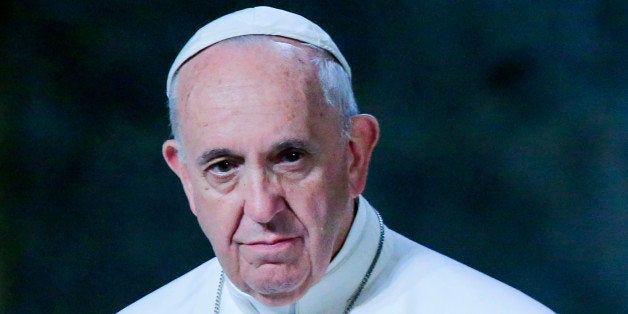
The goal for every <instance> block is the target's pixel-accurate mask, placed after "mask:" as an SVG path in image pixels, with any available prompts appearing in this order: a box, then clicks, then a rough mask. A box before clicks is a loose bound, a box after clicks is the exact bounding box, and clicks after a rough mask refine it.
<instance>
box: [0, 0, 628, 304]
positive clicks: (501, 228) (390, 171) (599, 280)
mask: <svg viewBox="0 0 628 314" xmlns="http://www.w3.org/2000/svg"><path fill="white" fill-rule="evenodd" d="M261 3H262V2H260V1H230V2H228V3H226V2H223V1H165V0H160V1H115V0H114V1H68V0H57V1H5V2H2V4H0V36H1V37H0V53H1V56H2V58H1V60H0V66H1V68H0V73H1V76H0V113H1V115H0V144H1V145H2V146H1V147H2V149H1V150H0V169H1V171H0V186H1V189H0V235H1V237H2V238H1V243H0V245H1V249H0V254H1V255H0V312H6V313H111V312H113V311H115V310H118V309H121V308H122V307H124V306H125V305H127V304H128V303H130V302H132V301H134V300H136V299H138V298H139V297H141V296H143V295H145V294H147V293H148V292H150V291H152V290H154V289H156V288H158V287H159V286H161V285H163V284H165V283H166V282H168V281H170V280H172V279H174V278H176V277H178V276H180V275H181V274H183V273H185V272H186V271H188V270H190V269H192V268H193V267H195V266H196V265H198V264H200V263H202V262H203V261H205V260H207V259H209V258H210V257H212V251H211V247H210V245H209V243H208V241H207V240H206V239H205V237H204V236H203V234H202V232H201V231H200V229H199V227H198V226H197V223H196V221H195V219H194V216H193V215H192V214H191V213H190V212H189V210H188V208H187V203H186V200H185V197H184V195H183V192H182V189H181V187H180V186H179V182H178V180H177V178H176V177H175V176H174V175H173V174H172V173H170V171H169V170H168V168H167V166H166V164H165V163H164V162H163V161H162V159H161V154H160V145H161V143H162V141H163V140H164V139H166V138H168V136H169V129H168V121H167V110H166V104H165V103H166V99H165V95H164V90H165V78H166V74H167V71H168V68H169V66H170V63H171V62H172V60H173V59H174V57H175V56H176V54H177V53H178V50H179V49H180V48H181V47H182V46H183V44H184V43H185V41H186V40H187V39H188V38H189V37H190V36H191V35H192V34H193V32H194V31H195V30H196V29H197V28H198V27H200V26H202V25H204V24H205V23H206V22H208V21H210V20H212V19H214V18H216V17H219V16H221V15H223V14H226V13H228V12H231V11H234V10H236V9H240V8H244V7H248V6H254V5H258V4H261ZM263 3H266V4H270V5H273V6H277V7H280V8H284V9H288V10H291V11H294V12H296V13H300V14H302V15H304V16H306V17H308V18H310V19H311V20H313V21H315V22H316V23H318V24H319V25H321V26H322V27H323V28H324V29H326V30H327V31H328V32H329V33H330V34H331V35H332V37H333V38H334V39H335V41H336V43H337V44H338V45H339V47H340V48H341V49H342V51H343V53H344V54H345V56H346V57H347V59H348V60H349V62H350V64H351V65H352V68H353V72H354V85H355V91H356V96H357V100H358V102H359V104H360V107H361V110H362V111H364V112H368V113H371V114H373V115H375V116H377V117H378V118H379V119H380V122H381V128H382V137H381V141H380V143H379V146H378V147H377V149H376V151H375V153H374V157H373V161H372V165H371V173H370V177H369V182H368V186H367V190H366V192H365V195H366V197H367V198H368V199H369V200H370V202H371V203H372V204H373V205H374V206H375V207H376V208H378V209H379V210H380V211H381V213H382V215H383V217H384V220H385V222H386V223H387V225H388V226H390V227H391V228H393V229H395V230H397V231H399V232H401V233H403V234H405V235H407V236H408V237H410V238H412V239H414V240H416V241H417V242H420V243H422V244H424V245H426V246H428V247H431V248H433V249H435V250H437V251H440V252H442V253H445V254H447V255H449V256H451V257H453V258H455V259H457V260H459V261H461V262H463V263H465V264H468V265H470V266H472V267H474V268H477V269H479V270H481V271H483V272H485V273H487V274H489V275H491V276H493V277H495V278H497V279H499V280H502V281H504V282H506V283H508V284H510V285H512V286H514V287H516V288H518V289H520V290H522V291H524V292H525V293H527V294H529V295H530V296H532V297H534V298H536V299H538V300H539V301H541V302H543V303H544V304H546V305H548V306H549V307H551V308H552V309H554V310H556V311H559V312H563V313H578V312H581V313H607V312H616V313H622V312H623V313H625V312H627V311H628V306H627V304H628V301H627V295H628V284H627V278H626V277H627V276H626V274H627V273H628V269H627V267H626V263H627V253H626V250H627V245H626V227H625V224H626V220H627V213H626V211H627V209H628V204H627V190H628V185H627V182H626V178H627V177H628V169H627V168H628V166H627V161H628V140H627V139H628V134H627V133H628V132H627V125H628V69H627V61H626V60H627V59H628V36H627V35H628V23H627V21H628V19H627V18H626V17H627V16H628V3H627V2H626V1H501V0H492V1H266V2H263ZM208 310H209V309H208Z"/></svg>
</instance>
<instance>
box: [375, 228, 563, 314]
mask: <svg viewBox="0 0 628 314" xmlns="http://www.w3.org/2000/svg"><path fill="white" fill-rule="evenodd" d="M386 232H387V233H386V237H387V239H390V241H391V243H392V245H391V246H389V248H390V253H389V254H387V255H388V257H387V259H386V262H385V265H384V267H383V268H382V270H381V271H380V272H379V273H378V275H377V277H376V278H375V280H374V282H373V288H374V289H375V290H377V291H378V292H374V293H373V295H372V302H368V303H372V304H373V305H375V307H376V308H382V309H383V308H386V307H389V304H391V303H390V301H391V299H394V300H395V301H394V308H395V309H396V310H395V311H401V312H407V311H404V310H403V309H404V308H405V309H406V310H408V309H412V310H411V311H410V312H425V313H433V312H438V313H460V312H464V313H552V311H551V310H549V309H548V308H547V307H545V306H543V305H542V304H541V303H539V302H537V301H535V300H534V299H532V298H530V297H529V296H527V295H525V294H524V293H522V292H520V291H519V290H517V289H514V288H512V287H510V286H508V285H506V284H504V283H502V282H500V281H498V280H496V279H493V278H491V277H489V276H487V275H485V274H483V273H481V272H479V271H477V270H475V269H473V268H471V267H468V266H466V265H464V264H462V263H459V262H457V261H455V260H453V259H451V258H449V257H447V256H444V255H442V254H440V253H438V252H435V251H433V250H430V249H428V248H426V247H424V246H422V245H420V244H418V243H416V242H414V241H411V240H409V239H407V238H405V237H403V236H402V235H400V234H398V233H396V232H394V231H392V230H389V229H387V230H386Z"/></svg>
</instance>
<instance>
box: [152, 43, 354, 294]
mask: <svg viewBox="0 0 628 314" xmlns="http://www.w3.org/2000/svg"><path fill="white" fill-rule="evenodd" d="M310 57H311V56H309V55H308V51H307V50H304V49H303V48H301V47H299V48H297V47H296V46H294V45H292V44H290V43H286V42H270V41H269V42H265V43H262V44H259V45H257V44H253V45H251V44H246V45H242V44H233V43H223V44H217V45H214V46H212V47H210V48H208V49H206V50H205V51H203V52H201V53H200V54H199V55H197V56H196V57H194V58H193V59H192V60H190V61H189V62H188V63H187V64H186V65H184V66H183V67H182V68H181V70H180V73H179V82H180V83H179V89H178V92H179V102H178V105H179V121H180V135H181V141H182V145H183V148H184V150H185V157H184V158H185V159H184V161H183V164H181V165H176V163H177V161H176V160H171V159H172V158H170V159H169V158H168V157H166V159H169V160H168V161H169V163H170V164H171V167H173V169H175V172H177V174H178V175H179V176H180V178H181V180H182V183H183V185H184V188H185V191H186V195H187V196H188V199H189V202H190V206H191V209H192V211H193V212H194V214H195V215H196V216H197V218H198V221H199V224H200V226H201V228H202V229H203V232H204V233H205V234H206V236H207V237H208V238H209V240H210V242H211V244H212V247H213V249H214V252H215V253H216V256H217V257H218V259H219V261H220V264H221V265H222V267H223V268H224V270H225V271H226V273H227V275H228V276H229V278H230V279H231V280H232V281H233V283H234V284H235V285H236V286H237V287H238V288H240V289H241V290H243V291H244V292H246V293H249V294H251V295H252V296H254V297H255V298H257V299H258V300H260V301H261V302H263V303H266V304H268V305H282V304H287V303H290V302H293V301H295V300H296V299H298V298H300V297H301V296H302V295H303V294H305V292H306V291H307V289H309V287H311V286H312V285H313V284H314V283H316V282H317V281H319V280H320V279H321V278H322V276H323V275H324V273H325V270H326V268H327V267H328V265H329V263H330V261H331V259H332V257H333V255H334V254H335V253H337V251H338V250H339V249H340V247H341V246H342V243H343V242H344V239H345V237H346V235H347V232H348V229H349V227H350V225H351V221H352V219H353V210H354V208H353V198H355V197H356V196H357V194H358V193H360V192H361V190H359V191H358V190H357V189H354V188H351V187H350V186H351V182H350V181H351V179H350V170H349V168H350V167H351V163H352V162H353V160H354V156H353V155H354V154H353V152H352V150H351V148H350V144H349V143H350V142H349V141H347V140H345V139H343V138H342V137H341V130H340V125H339V120H338V119H339V118H338V114H337V113H336V112H335V111H333V110H331V109H330V108H329V107H328V106H327V105H326V104H324V98H323V97H322V91H321V89H320V85H319V82H318V79H317V77H316V74H315V69H314V68H313V67H312V64H311V62H310ZM168 145H170V146H168ZM176 145H177V144H176V143H174V142H173V141H169V142H166V144H165V145H164V151H166V150H167V149H169V148H170V149H172V148H173V147H175V146H176ZM179 151H180V148H179ZM165 154H166V155H167V153H165ZM173 163H175V164H174V165H173ZM358 185H359V184H358Z"/></svg>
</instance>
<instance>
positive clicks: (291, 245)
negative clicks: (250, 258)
mask: <svg viewBox="0 0 628 314" xmlns="http://www.w3.org/2000/svg"><path fill="white" fill-rule="evenodd" d="M300 244H301V238H299V237H290V238H280V239H268V240H256V241H250V242H246V243H242V244H241V245H242V246H243V248H244V249H245V250H247V251H249V252H251V253H253V252H255V253H256V254H259V255H275V254H281V253H287V252H289V251H292V250H294V249H295V248H297V247H299V246H300Z"/></svg>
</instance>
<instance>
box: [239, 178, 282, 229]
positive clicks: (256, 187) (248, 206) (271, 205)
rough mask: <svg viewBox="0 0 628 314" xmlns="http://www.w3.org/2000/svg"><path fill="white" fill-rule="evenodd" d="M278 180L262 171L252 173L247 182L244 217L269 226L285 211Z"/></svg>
mask: <svg viewBox="0 0 628 314" xmlns="http://www.w3.org/2000/svg"><path fill="white" fill-rule="evenodd" d="M280 191H281V188H280V187H279V184H278V182H277V180H276V179H275V178H273V177H271V176H269V175H268V173H267V171H264V170H260V171H255V172H254V173H250V174H249V176H248V178H247V180H246V181H245V189H244V193H245V197H244V215H246V216H248V217H249V218H250V219H251V220H253V221H255V222H257V223H261V224H267V223H269V222H271V221H272V220H273V218H274V217H275V215H277V213H279V212H281V211H282V210H284V209H285V206H286V205H285V203H284V202H283V199H282V197H281V195H280Z"/></svg>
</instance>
